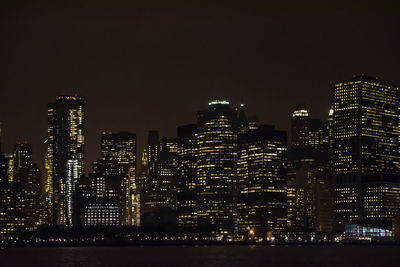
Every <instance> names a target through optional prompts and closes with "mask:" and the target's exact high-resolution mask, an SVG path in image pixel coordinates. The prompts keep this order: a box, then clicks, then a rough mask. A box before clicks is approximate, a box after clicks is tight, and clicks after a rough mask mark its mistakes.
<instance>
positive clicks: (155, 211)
mask: <svg viewBox="0 0 400 267" xmlns="http://www.w3.org/2000/svg"><path fill="white" fill-rule="evenodd" d="M148 137H149V139H148V151H149V154H148V155H149V158H148V182H149V183H148V186H147V188H146V190H144V192H143V193H142V194H141V214H142V218H141V219H142V220H141V221H142V224H143V225H144V226H146V225H147V226H148V225H151V226H156V227H164V226H166V225H169V226H170V227H174V228H175V227H176V222H177V213H176V205H177V203H176V183H177V151H178V140H177V139H174V138H163V139H162V140H161V141H160V140H159V139H158V132H157V131H149V136H148Z"/></svg>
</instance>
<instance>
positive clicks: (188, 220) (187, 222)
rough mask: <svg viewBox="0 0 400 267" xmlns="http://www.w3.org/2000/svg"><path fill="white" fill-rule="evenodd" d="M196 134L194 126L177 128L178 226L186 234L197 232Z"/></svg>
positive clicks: (195, 126)
mask: <svg viewBox="0 0 400 267" xmlns="http://www.w3.org/2000/svg"><path fill="white" fill-rule="evenodd" d="M196 133H197V125H196V124H188V125H184V126H180V127H178V138H179V141H178V160H177V161H178V166H177V179H178V181H177V210H178V226H179V229H180V230H181V231H182V232H183V233H186V234H191V233H196V232H197V231H198V229H197V227H198V221H197V176H196V174H197V173H196V172H197V160H196V151H197V149H196Z"/></svg>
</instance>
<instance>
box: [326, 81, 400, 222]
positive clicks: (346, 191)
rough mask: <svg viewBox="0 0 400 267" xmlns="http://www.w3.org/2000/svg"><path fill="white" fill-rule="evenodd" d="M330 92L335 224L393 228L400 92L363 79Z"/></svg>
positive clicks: (398, 202)
mask: <svg viewBox="0 0 400 267" xmlns="http://www.w3.org/2000/svg"><path fill="white" fill-rule="evenodd" d="M332 90H333V102H334V103H333V170H334V176H335V182H336V186H335V218H336V222H337V224H338V226H341V227H340V228H343V224H344V223H346V222H353V223H354V222H356V221H358V222H360V223H364V224H373V225H377V224H378V225H381V226H385V225H386V224H390V223H391V220H392V219H393V218H394V216H395V215H396V213H398V211H399V207H400V192H399V188H400V187H399V183H400V176H399V157H400V155H399V136H400V128H399V115H400V113H399V101H400V98H399V89H398V88H396V87H393V86H390V85H387V84H384V83H382V82H380V81H378V79H377V78H374V77H369V76H365V75H361V76H355V77H354V78H353V79H352V80H348V81H338V82H335V83H332Z"/></svg>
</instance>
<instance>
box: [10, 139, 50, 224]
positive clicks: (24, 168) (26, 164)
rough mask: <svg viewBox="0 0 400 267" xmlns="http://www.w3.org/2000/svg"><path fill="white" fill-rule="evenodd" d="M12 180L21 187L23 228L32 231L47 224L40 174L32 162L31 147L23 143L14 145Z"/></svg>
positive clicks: (45, 204)
mask: <svg viewBox="0 0 400 267" xmlns="http://www.w3.org/2000/svg"><path fill="white" fill-rule="evenodd" d="M14 180H15V182H17V183H19V185H20V187H21V196H22V199H23V201H24V205H23V206H24V218H25V222H24V225H25V228H27V229H30V230H33V229H36V228H37V227H38V226H40V225H43V224H46V223H47V220H48V218H47V215H48V214H47V213H48V212H47V203H46V201H45V198H44V195H43V194H42V173H41V171H40V170H39V168H38V166H37V165H36V164H34V163H33V162H32V146H31V145H30V144H28V143H25V142H17V143H16V144H15V145H14Z"/></svg>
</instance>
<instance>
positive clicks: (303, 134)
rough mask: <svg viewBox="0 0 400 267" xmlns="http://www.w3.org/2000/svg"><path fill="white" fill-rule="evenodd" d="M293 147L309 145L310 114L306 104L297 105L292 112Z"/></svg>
mask: <svg viewBox="0 0 400 267" xmlns="http://www.w3.org/2000/svg"><path fill="white" fill-rule="evenodd" d="M291 134H292V139H291V140H292V141H291V145H292V149H297V148H300V149H301V148H305V147H307V146H308V136H309V116H308V111H307V109H306V107H305V106H304V105H297V106H296V108H295V110H294V111H293V114H292V129H291Z"/></svg>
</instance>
